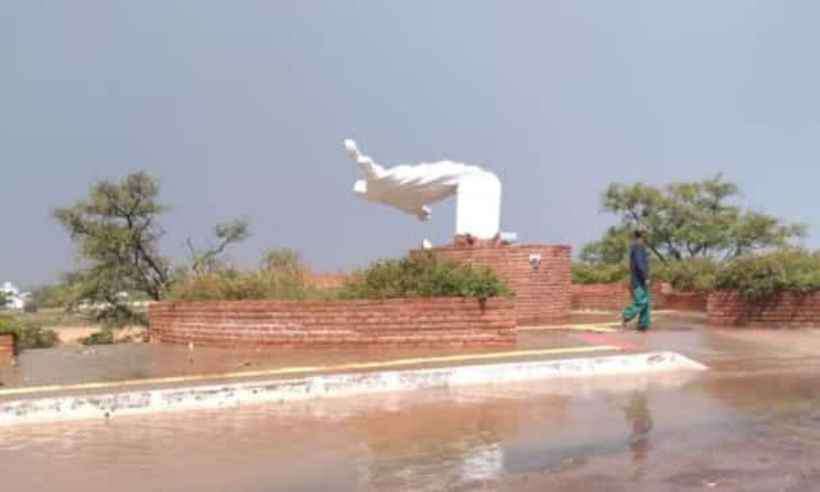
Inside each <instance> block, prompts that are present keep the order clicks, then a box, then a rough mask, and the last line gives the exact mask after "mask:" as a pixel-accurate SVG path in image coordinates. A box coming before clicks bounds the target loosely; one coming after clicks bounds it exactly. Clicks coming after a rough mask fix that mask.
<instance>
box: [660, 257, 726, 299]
mask: <svg viewBox="0 0 820 492" xmlns="http://www.w3.org/2000/svg"><path fill="white" fill-rule="evenodd" d="M718 268H719V265H718V263H717V262H715V261H713V260H709V259H704V258H692V259H688V260H684V261H674V262H671V263H669V264H666V265H653V273H652V277H653V278H655V279H657V280H663V281H665V282H668V283H669V284H670V285H671V286H672V287H673V288H674V289H675V290H678V291H680V292H707V291H710V290H712V289H714V287H715V277H716V275H717V271H718Z"/></svg>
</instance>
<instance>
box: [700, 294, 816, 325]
mask: <svg viewBox="0 0 820 492" xmlns="http://www.w3.org/2000/svg"><path fill="white" fill-rule="evenodd" d="M707 313H708V319H709V324H710V325H712V326H750V327H761V328H780V327H800V326H820V292H815V293H813V294H806V295H800V294H796V293H791V292H784V293H781V294H779V295H778V296H776V297H774V298H772V299H770V300H766V301H759V302H750V301H747V300H746V299H744V298H743V297H742V296H741V295H740V294H738V293H737V292H734V291H717V292H713V293H712V294H710V295H709V306H708V310H707Z"/></svg>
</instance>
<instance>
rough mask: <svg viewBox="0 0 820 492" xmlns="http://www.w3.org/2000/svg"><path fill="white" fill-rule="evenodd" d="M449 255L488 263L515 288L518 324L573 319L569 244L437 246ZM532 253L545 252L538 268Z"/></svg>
mask: <svg viewBox="0 0 820 492" xmlns="http://www.w3.org/2000/svg"><path fill="white" fill-rule="evenodd" d="M433 252H435V253H436V254H438V255H441V256H443V257H445V258H448V259H451V260H454V261H458V262H464V263H473V264H476V265H485V266H488V267H490V268H492V269H493V270H495V272H496V274H497V275H498V276H499V277H500V278H502V279H503V280H504V281H505V282H506V283H507V285H509V286H510V288H511V289H512V290H513V291H514V292H515V309H516V317H517V320H518V324H520V325H536V324H552V323H565V322H567V321H568V320H569V312H570V302H571V293H570V286H571V283H572V276H571V273H570V265H571V260H570V253H571V248H570V247H569V246H548V245H539V244H530V245H492V244H478V245H474V246H471V245H467V244H463V243H460V244H459V245H457V246H447V247H442V248H435V249H433ZM531 254H539V255H541V264H540V266H539V267H538V270H533V268H532V266H530V261H529V257H530V255H531Z"/></svg>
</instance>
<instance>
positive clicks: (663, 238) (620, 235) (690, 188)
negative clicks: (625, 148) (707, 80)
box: [580, 175, 806, 264]
mask: <svg viewBox="0 0 820 492" xmlns="http://www.w3.org/2000/svg"><path fill="white" fill-rule="evenodd" d="M739 196H740V189H739V188H738V186H737V185H736V184H735V183H731V182H729V181H726V180H724V179H723V176H721V175H718V176H716V177H715V178H711V179H706V180H703V181H699V182H691V183H674V184H670V185H668V186H665V187H654V186H649V185H646V184H643V183H637V184H632V185H625V184H617V183H616V184H612V185H610V186H609V188H608V189H607V190H606V191H605V192H604V194H603V198H602V206H603V210H604V211H606V212H610V213H612V214H615V215H617V216H618V217H619V219H620V221H619V223H618V224H617V225H616V226H613V227H611V228H610V229H609V230H607V232H606V233H605V234H604V236H603V238H602V239H601V240H599V241H596V242H593V243H591V244H588V245H586V246H585V247H584V248H583V250H582V252H581V255H580V258H581V260H582V261H585V262H589V263H607V264H612V263H618V262H621V261H623V258H624V257H625V256H626V252H627V249H628V245H629V234H630V231H632V230H635V229H643V230H646V231H648V235H647V246H648V247H649V249H650V250H651V251H652V252H653V253H654V256H655V257H656V258H657V259H658V260H659V261H660V262H662V263H664V264H668V263H670V262H674V261H680V260H686V259H690V258H701V259H708V260H714V261H726V260H731V259H734V258H737V257H739V256H741V255H744V254H746V253H750V252H753V251H758V250H762V249H767V248H777V247H784V246H788V245H790V244H791V243H792V242H793V241H794V240H796V239H799V238H801V237H803V236H805V233H806V226H805V225H803V224H790V223H786V222H784V221H782V220H781V219H779V218H777V217H774V216H771V215H768V214H765V213H761V212H755V211H751V210H744V209H743V208H741V207H740V206H739V205H738V204H737V198H738V197H739Z"/></svg>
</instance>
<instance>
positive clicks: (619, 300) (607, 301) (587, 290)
mask: <svg viewBox="0 0 820 492" xmlns="http://www.w3.org/2000/svg"><path fill="white" fill-rule="evenodd" d="M650 290H651V295H652V307H653V308H654V309H680V310H683V311H689V310H694V311H697V310H698V309H689V308H690V307H696V306H697V304H698V300H697V299H694V295H692V294H683V293H677V292H665V291H666V290H667V289H666V288H665V287H664V285H663V284H659V283H656V284H652V285H651V288H650ZM700 299H701V302H702V303H703V307H702V308H701V309H700V310H701V311H705V310H706V298H705V296H701V297H700ZM630 302H632V293H631V292H630V291H629V284H626V283H617V284H573V285H572V309H575V310H579V311H620V310H622V309H624V308H625V307H626V306H627V305H629V303H630Z"/></svg>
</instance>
